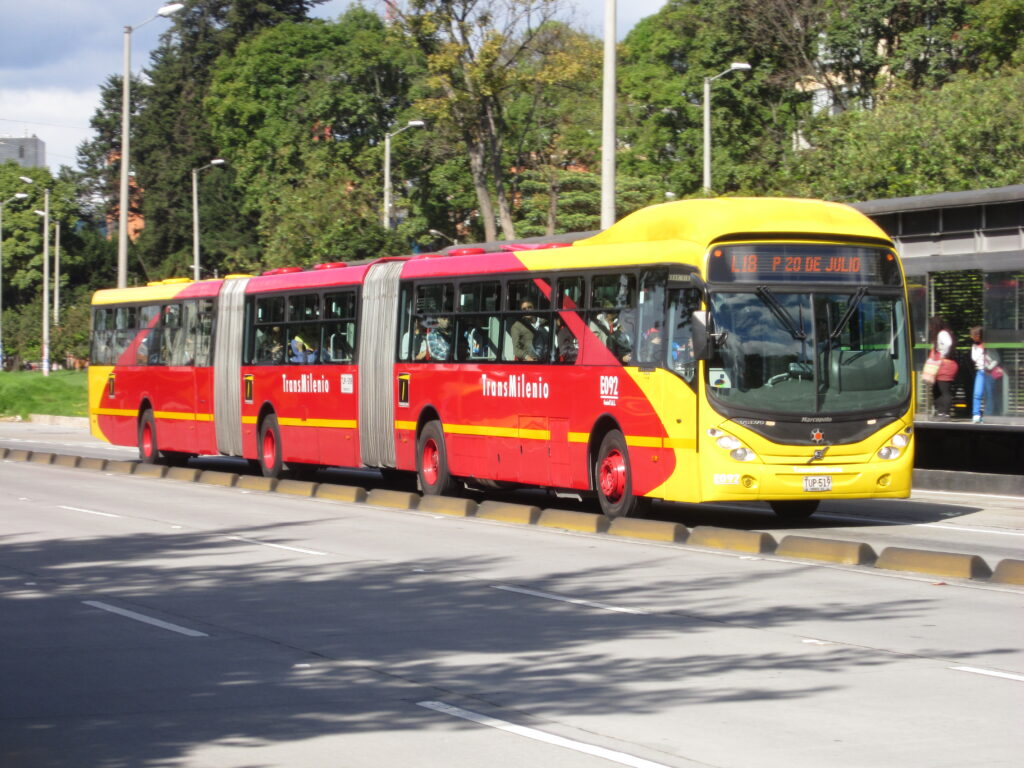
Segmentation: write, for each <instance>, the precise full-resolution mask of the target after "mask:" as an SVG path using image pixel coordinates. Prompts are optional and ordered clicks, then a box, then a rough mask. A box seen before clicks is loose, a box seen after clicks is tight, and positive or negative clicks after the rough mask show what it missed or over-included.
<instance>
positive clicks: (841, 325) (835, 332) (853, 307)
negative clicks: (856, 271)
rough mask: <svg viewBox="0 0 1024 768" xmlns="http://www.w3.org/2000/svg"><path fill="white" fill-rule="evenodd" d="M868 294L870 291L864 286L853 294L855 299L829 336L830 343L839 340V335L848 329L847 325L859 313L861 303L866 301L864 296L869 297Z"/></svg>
mask: <svg viewBox="0 0 1024 768" xmlns="http://www.w3.org/2000/svg"><path fill="white" fill-rule="evenodd" d="M867 292H868V289H867V288H866V287H865V286H863V285H862V286H861V287H860V288H858V289H857V292H856V293H855V294H853V299H852V300H851V301H850V303H849V304H848V305H847V307H846V312H845V313H844V314H843V318H842V319H841V320H840V321H839V324H838V325H836V327H835V329H834V330H833V331H832V333H830V334H829V336H828V338H829V341H835V340H836V339H838V338H839V334H841V333H842V332H843V329H844V328H845V327H846V324H847V323H849V322H850V320H851V319H852V318H853V313H854V312H856V311H857V307H859V306H860V303H861V301H863V300H864V296H866V295H867Z"/></svg>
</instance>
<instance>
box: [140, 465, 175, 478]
mask: <svg viewBox="0 0 1024 768" xmlns="http://www.w3.org/2000/svg"><path fill="white" fill-rule="evenodd" d="M132 474H133V475H138V476H140V477H163V476H164V475H166V474H167V467H165V466H163V465H162V464H139V465H137V466H136V467H135V471H134V472H133V473H132Z"/></svg>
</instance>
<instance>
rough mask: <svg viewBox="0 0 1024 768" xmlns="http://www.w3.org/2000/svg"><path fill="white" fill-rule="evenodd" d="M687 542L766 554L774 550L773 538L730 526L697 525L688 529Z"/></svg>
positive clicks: (732, 550)
mask: <svg viewBox="0 0 1024 768" xmlns="http://www.w3.org/2000/svg"><path fill="white" fill-rule="evenodd" d="M686 543H687V544H693V545H694V546H698V547H709V548H710V549H727V550H729V551H730V552H749V553H751V554H755V555H767V554H771V553H772V552H774V551H775V539H773V538H772V537H771V536H770V535H769V534H767V533H759V532H758V531H735V530H733V529H731V528H715V527H714V526H710V525H698V526H697V527H696V528H694V529H693V530H692V531H690V538H688V539H687V540H686Z"/></svg>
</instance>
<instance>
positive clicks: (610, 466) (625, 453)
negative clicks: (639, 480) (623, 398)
mask: <svg viewBox="0 0 1024 768" xmlns="http://www.w3.org/2000/svg"><path fill="white" fill-rule="evenodd" d="M594 483H595V485H596V486H597V500H598V503H599V504H600V505H601V511H602V512H603V513H604V514H605V516H606V517H626V516H627V515H631V514H634V513H635V512H637V511H638V510H640V508H641V507H642V506H643V502H644V501H645V500H644V499H643V498H642V497H639V496H635V495H634V494H633V473H632V471H631V470H630V466H629V450H628V449H627V448H626V438H625V437H624V436H623V434H622V432H620V431H619V430H617V429H613V430H611V431H610V432H609V433H608V434H606V435H605V436H604V439H603V440H601V447H600V449H598V452H597V458H596V459H595V461H594Z"/></svg>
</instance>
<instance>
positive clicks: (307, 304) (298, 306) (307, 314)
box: [288, 293, 320, 323]
mask: <svg viewBox="0 0 1024 768" xmlns="http://www.w3.org/2000/svg"><path fill="white" fill-rule="evenodd" d="M319 319H320V296H319V295H317V294H315V293H307V294H300V295H298V296H289V297H288V322H290V323H297V322H309V321H311V320H319Z"/></svg>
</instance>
